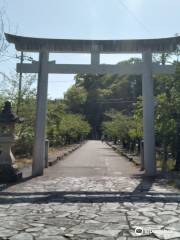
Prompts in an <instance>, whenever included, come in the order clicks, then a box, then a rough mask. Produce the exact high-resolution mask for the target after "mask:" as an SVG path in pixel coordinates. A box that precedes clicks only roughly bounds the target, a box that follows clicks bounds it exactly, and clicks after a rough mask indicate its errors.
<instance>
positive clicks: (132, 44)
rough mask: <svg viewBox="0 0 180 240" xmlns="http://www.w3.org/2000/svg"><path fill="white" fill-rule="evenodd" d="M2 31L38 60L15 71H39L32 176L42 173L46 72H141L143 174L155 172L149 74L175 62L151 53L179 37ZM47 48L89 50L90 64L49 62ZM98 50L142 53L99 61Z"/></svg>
mask: <svg viewBox="0 0 180 240" xmlns="http://www.w3.org/2000/svg"><path fill="white" fill-rule="evenodd" d="M5 35H6V39H7V41H8V42H10V43H14V44H15V47H16V50H18V51H23V52H39V62H34V63H32V64H27V63H25V64H22V65H21V64H17V72H22V73H38V90H37V111H36V126H35V141H34V153H33V168H32V174H33V176H38V175H42V174H43V169H44V160H45V126H46V109H47V89H48V74H49V73H57V74H60V73H68V74H70V73H74V74H77V73H81V74H106V73H109V74H119V75H125V74H135V75H142V95H143V129H144V166H145V172H146V175H148V176H154V175H155V174H156V162H155V135H154V96H153V79H152V74H173V73H174V72H175V66H172V65H159V64H153V63H152V53H162V52H173V51H175V50H176V49H177V46H178V45H179V44H180V37H172V38H162V39H140V40H70V39H44V38H31V37H22V36H16V35H11V34H5ZM50 52H59V53H90V54H91V64H86V65H84V64H56V63H55V62H49V53H50ZM101 53H107V54H108V53H141V54H142V59H143V61H142V63H138V64H124V63H123V64H118V65H109V64H100V54H101Z"/></svg>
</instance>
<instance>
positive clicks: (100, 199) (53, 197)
mask: <svg viewBox="0 0 180 240" xmlns="http://www.w3.org/2000/svg"><path fill="white" fill-rule="evenodd" d="M108 202H111V203H113V202H120V203H121V202H164V203H174V202H176V203H177V202H178V203H180V193H163V192H159V193H154V192H147V193H145V192H144V193H134V192H119V191H117V192H110V191H104V192H100V191H97V192H96V191H94V192H92V191H75V192H74V191H48V192H1V193H0V204H17V203H31V204H48V203H108Z"/></svg>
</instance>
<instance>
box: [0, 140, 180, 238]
mask: <svg viewBox="0 0 180 240" xmlns="http://www.w3.org/2000/svg"><path fill="white" fill-rule="evenodd" d="M0 219H1V220H0V239H11V240H69V239H73V240H79V239H84V240H85V239H94V240H103V239H107V240H133V239H141V240H143V239H147V240H151V239H180V193H178V192H177V191H176V190H174V189H172V188H169V187H167V186H166V185H165V183H164V182H163V181H160V180H158V181H156V182H152V181H150V180H147V179H143V178H142V177H139V172H138V169H136V168H135V167H134V166H133V165H131V163H129V162H127V161H126V160H124V159H123V158H121V157H119V156H118V155H117V154H116V153H115V152H114V151H112V150H111V149H110V148H109V147H108V146H107V145H106V144H102V143H101V142H99V141H89V142H87V143H86V144H85V145H84V146H82V147H81V148H80V149H78V150H77V151H76V152H74V153H72V154H71V155H69V156H68V157H67V158H66V159H65V160H63V161H61V162H59V163H58V164H56V165H54V166H53V167H51V168H49V169H48V170H46V172H45V174H44V176H42V177H37V178H34V179H31V180H29V181H26V182H23V183H20V184H17V185H14V186H12V187H9V188H8V189H6V190H4V191H2V192H0ZM138 233H139V235H138Z"/></svg>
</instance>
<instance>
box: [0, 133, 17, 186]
mask: <svg viewBox="0 0 180 240" xmlns="http://www.w3.org/2000/svg"><path fill="white" fill-rule="evenodd" d="M14 142H15V137H14V136H13V135H9V136H2V135H0V182H14V181H17V180H19V179H20V178H21V177H22V173H20V172H19V171H18V169H17V166H16V165H15V158H14V156H13V154H12V151H11V146H12V144H14Z"/></svg>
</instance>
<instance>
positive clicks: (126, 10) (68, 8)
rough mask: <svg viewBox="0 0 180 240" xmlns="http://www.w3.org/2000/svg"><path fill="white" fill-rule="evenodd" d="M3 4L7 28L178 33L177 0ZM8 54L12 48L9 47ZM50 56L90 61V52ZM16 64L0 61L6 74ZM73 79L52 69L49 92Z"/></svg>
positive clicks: (17, 0) (87, 35)
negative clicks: (7, 22)
mask: <svg viewBox="0 0 180 240" xmlns="http://www.w3.org/2000/svg"><path fill="white" fill-rule="evenodd" d="M2 5H4V6H5V8H6V14H7V16H8V18H9V23H10V32H11V33H15V32H17V34H18V35H24V36H34V37H47V38H70V39H72V38H74V39H133V38H159V37H168V36H174V35H175V34H176V33H180V0H171V1H169V0H30V1H28V0H0V6H2ZM16 29H17V30H16ZM9 54H10V55H11V54H15V50H14V49H13V48H12V47H11V48H10V49H9ZM34 57H35V58H36V56H34ZM50 57H51V59H52V60H53V59H56V60H57V62H61V63H72V62H73V63H88V61H89V56H82V55H81V56H78V55H76V56H74V55H73V56H72V54H67V55H58V56H57V55H51V56H50ZM124 57H125V58H127V57H128V56H124ZM120 60H122V56H119V55H116V56H114V55H109V56H102V57H101V61H102V62H104V63H106V62H107V63H116V62H118V61H120ZM14 69H15V61H13V60H10V61H8V62H5V63H3V64H1V66H0V71H1V72H5V73H6V74H9V72H12V71H13V70H14ZM72 84H73V75H50V76H49V89H48V94H49V96H50V97H51V98H58V97H62V96H63V93H64V92H65V91H66V89H67V88H68V87H70V86H71V85H72Z"/></svg>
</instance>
